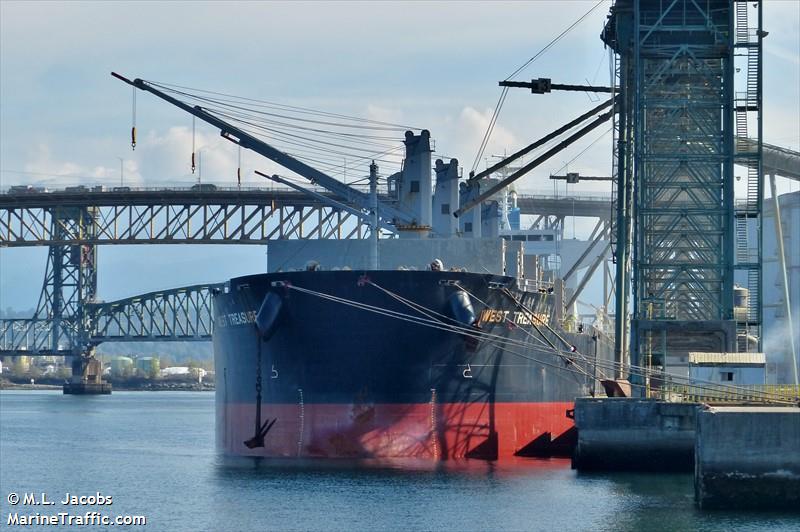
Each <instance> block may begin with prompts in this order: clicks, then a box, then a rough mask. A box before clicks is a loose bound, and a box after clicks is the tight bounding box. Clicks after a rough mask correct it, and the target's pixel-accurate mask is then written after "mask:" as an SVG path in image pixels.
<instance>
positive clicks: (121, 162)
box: [117, 157, 125, 187]
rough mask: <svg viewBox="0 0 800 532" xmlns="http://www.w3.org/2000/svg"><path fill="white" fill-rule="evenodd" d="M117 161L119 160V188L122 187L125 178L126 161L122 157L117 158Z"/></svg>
mask: <svg viewBox="0 0 800 532" xmlns="http://www.w3.org/2000/svg"><path fill="white" fill-rule="evenodd" d="M117 159H119V186H120V187H121V186H122V180H123V179H124V177H125V170H124V164H125V159H123V158H122V157H117Z"/></svg>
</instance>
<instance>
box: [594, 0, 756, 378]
mask: <svg viewBox="0 0 800 532" xmlns="http://www.w3.org/2000/svg"><path fill="white" fill-rule="evenodd" d="M762 3H763V2H759V3H757V5H755V4H748V3H746V2H738V1H731V0H617V1H616V2H615V3H614V5H613V6H612V8H611V12H610V14H609V17H608V21H607V24H606V26H605V28H604V30H603V33H602V39H603V41H604V42H605V43H606V44H607V45H608V46H610V47H611V48H612V50H613V51H614V52H615V54H614V58H615V62H614V67H615V78H616V79H615V87H614V90H615V92H617V94H618V96H619V98H618V104H617V105H618V113H617V115H616V117H617V119H616V121H615V124H614V133H615V139H614V149H615V164H614V168H613V171H614V178H615V184H616V186H615V189H614V196H615V197H614V199H615V202H616V212H617V215H616V227H615V238H614V242H613V243H614V247H615V249H614V252H615V258H616V267H617V285H616V289H617V298H616V299H617V308H616V316H617V330H616V342H617V344H616V350H617V356H618V357H619V359H620V360H623V361H627V360H630V362H631V363H632V364H634V365H650V364H652V365H653V366H663V367H665V368H666V369H667V371H669V366H670V365H671V364H670V362H674V363H679V362H680V361H681V358H682V357H684V356H686V355H687V354H688V352H689V351H715V352H723V351H746V350H750V351H755V350H759V348H760V343H761V294H762V290H761V282H762V281H761V230H762V227H761V225H762V224H761V212H762V198H763V196H764V194H763V179H762V164H761V155H762V141H761V137H762V134H761V130H762V120H761V109H762V99H761V94H762V69H761V65H762V61H761V59H762V47H761V44H762V39H763V38H764V36H766V32H764V31H762V28H761V12H762V5H761V4H762ZM734 165H738V166H740V167H741V168H737V169H736V170H734ZM737 181H739V182H738V184H737ZM742 181H743V182H742ZM735 185H736V188H737V190H738V192H739V194H738V195H739V196H740V197H741V199H735V197H734V186H735ZM743 288H746V289H747V290H742V289H743ZM748 292H749V293H748ZM734 293H736V297H734ZM748 296H749V297H748ZM629 311H630V312H631V315H630V327H629V329H628V327H626V325H627V324H626V321H627V319H626V318H627V316H628V312H629Z"/></svg>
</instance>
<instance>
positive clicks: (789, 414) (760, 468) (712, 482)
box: [695, 407, 800, 511]
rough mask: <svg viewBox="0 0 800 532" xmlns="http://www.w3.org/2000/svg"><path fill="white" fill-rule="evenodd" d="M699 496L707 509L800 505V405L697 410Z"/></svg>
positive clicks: (792, 506) (698, 500) (797, 508)
mask: <svg viewBox="0 0 800 532" xmlns="http://www.w3.org/2000/svg"><path fill="white" fill-rule="evenodd" d="M695 499H696V500H697V504H698V505H699V506H700V507H701V508H703V509H715V508H720V509H722V508H737V509H758V510H793V511H800V408H792V407H707V408H703V409H700V410H698V412H697V438H696V443H695Z"/></svg>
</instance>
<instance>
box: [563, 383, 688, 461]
mask: <svg viewBox="0 0 800 532" xmlns="http://www.w3.org/2000/svg"><path fill="white" fill-rule="evenodd" d="M697 409H698V404H697V403H670V402H665V401H657V400H654V399H631V398H624V397H620V398H616V397H614V398H592V397H586V398H580V399H577V400H576V401H575V426H576V427H577V429H578V443H577V446H576V448H575V454H574V456H573V463H572V465H573V467H574V468H576V469H580V470H602V471H686V472H689V471H691V470H692V467H693V463H694V445H695V413H696V411H697Z"/></svg>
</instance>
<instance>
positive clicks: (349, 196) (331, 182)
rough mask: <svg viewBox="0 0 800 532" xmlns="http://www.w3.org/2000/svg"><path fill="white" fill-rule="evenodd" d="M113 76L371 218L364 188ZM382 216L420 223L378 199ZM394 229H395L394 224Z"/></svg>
mask: <svg viewBox="0 0 800 532" xmlns="http://www.w3.org/2000/svg"><path fill="white" fill-rule="evenodd" d="M111 75H112V76H114V77H115V78H117V79H119V80H121V81H123V82H125V83H127V84H128V85H131V86H133V87H135V88H137V89H140V90H143V91H146V92H149V93H152V94H154V95H156V96H158V97H159V98H161V99H162V100H164V101H166V102H168V103H171V104H172V105H174V106H176V107H178V108H180V109H183V110H184V111H186V112H187V113H189V114H191V115H193V116H196V117H197V118H199V119H200V120H203V121H204V122H206V123H208V124H210V125H212V126H214V127H216V128H218V129H219V130H220V134H221V136H222V137H223V138H225V139H227V140H229V141H231V142H233V143H234V144H237V145H239V146H241V147H243V148H246V149H249V150H252V151H254V152H256V153H258V154H260V155H263V156H264V157H266V158H267V159H270V160H271V161H274V162H275V163H277V164H279V165H281V166H283V167H284V168H286V169H287V170H290V171H292V172H294V173H296V174H298V175H300V176H302V177H304V178H306V179H308V180H309V181H310V182H311V183H312V184H318V185H320V186H322V187H323V188H325V189H326V190H328V191H330V192H331V193H333V194H335V195H336V196H338V197H339V198H340V199H341V200H343V201H344V202H345V203H347V204H351V205H355V206H357V207H358V208H359V209H361V210H363V211H364V212H360V211H359V216H362V217H363V218H366V219H369V218H370V216H371V215H370V211H371V201H372V200H371V199H370V195H369V194H365V193H363V192H361V191H360V190H357V189H355V188H353V187H351V186H350V185H347V184H345V183H342V182H341V181H339V180H337V179H334V178H333V177H331V176H329V175H328V174H326V173H324V172H321V171H320V170H317V169H316V168H314V167H312V166H309V165H307V164H305V163H304V162H302V161H299V160H298V159H296V158H294V157H292V156H291V155H289V154H287V153H285V152H282V151H281V150H279V149H277V148H275V147H273V146H271V145H269V144H267V143H266V142H264V141H263V140H261V139H258V138H257V137H254V136H253V135H250V134H249V133H247V132H245V131H242V130H241V129H240V128H237V127H236V126H234V125H232V124H229V123H228V122H226V121H224V120H222V119H220V118H219V117H217V116H215V115H214V114H212V113H210V112H208V111H206V110H205V109H203V108H202V107H201V106H199V105H195V106H191V105H188V104H187V103H185V102H182V101H181V100H179V99H177V98H174V97H172V96H170V95H169V94H166V93H164V92H162V91H160V90H158V89H157V88H156V87H154V86H153V85H152V84H150V83H148V82H147V81H145V80H143V79H140V78H136V79H134V80H133V81H131V80H130V79H128V78H126V77H125V76H122V75H120V74H117V73H116V72H112V73H111ZM262 175H263V174H262ZM270 179H271V177H270ZM304 191H305V190H304ZM305 192H308V191H305ZM378 217H379V218H380V219H381V220H382V221H383V222H385V223H381V224H380V225H381V227H384V228H389V227H391V226H396V225H397V224H403V225H415V223H416V220H415V219H414V217H413V216H412V215H411V214H409V213H407V212H405V211H403V210H401V209H398V208H397V207H394V206H392V205H388V204H386V203H385V202H381V201H379V202H378ZM391 229H394V228H393V227H391Z"/></svg>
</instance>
